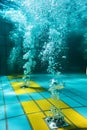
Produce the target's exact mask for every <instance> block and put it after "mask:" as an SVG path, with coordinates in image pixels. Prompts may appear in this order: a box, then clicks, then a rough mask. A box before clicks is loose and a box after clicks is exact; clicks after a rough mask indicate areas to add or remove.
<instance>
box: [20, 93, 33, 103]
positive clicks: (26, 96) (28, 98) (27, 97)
mask: <svg viewBox="0 0 87 130" xmlns="http://www.w3.org/2000/svg"><path fill="white" fill-rule="evenodd" d="M18 98H19V100H20V101H21V102H23V101H28V100H32V99H31V98H30V97H29V95H28V94H21V95H18Z"/></svg>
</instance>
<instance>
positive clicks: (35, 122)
mask: <svg viewBox="0 0 87 130" xmlns="http://www.w3.org/2000/svg"><path fill="white" fill-rule="evenodd" d="M27 116H28V119H29V121H30V123H31V125H32V127H33V130H49V128H48V126H47V125H46V123H45V121H44V118H45V116H44V114H43V113H42V112H39V113H35V114H28V115H27Z"/></svg>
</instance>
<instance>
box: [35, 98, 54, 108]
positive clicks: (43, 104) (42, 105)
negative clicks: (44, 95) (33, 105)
mask: <svg viewBox="0 0 87 130" xmlns="http://www.w3.org/2000/svg"><path fill="white" fill-rule="evenodd" d="M36 102H37V103H38V105H39V106H40V108H41V109H42V110H49V109H50V107H51V106H52V105H51V104H50V103H49V102H48V101H47V100H46V99H43V100H38V101H36Z"/></svg>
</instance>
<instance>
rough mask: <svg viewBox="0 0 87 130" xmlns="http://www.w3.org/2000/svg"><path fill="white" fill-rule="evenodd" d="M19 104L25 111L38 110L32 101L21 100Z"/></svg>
mask: <svg viewBox="0 0 87 130" xmlns="http://www.w3.org/2000/svg"><path fill="white" fill-rule="evenodd" d="M21 104H22V106H23V109H24V111H25V112H26V113H33V112H40V109H39V108H38V106H37V105H36V104H35V102H34V101H28V102H22V103H21Z"/></svg>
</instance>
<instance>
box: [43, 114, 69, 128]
mask: <svg viewBox="0 0 87 130" xmlns="http://www.w3.org/2000/svg"><path fill="white" fill-rule="evenodd" d="M45 122H46V123H47V125H48V126H49V128H50V129H51V130H52V129H58V128H63V127H67V126H69V124H68V123H66V122H65V121H64V117H63V116H58V117H47V118H45Z"/></svg>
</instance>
